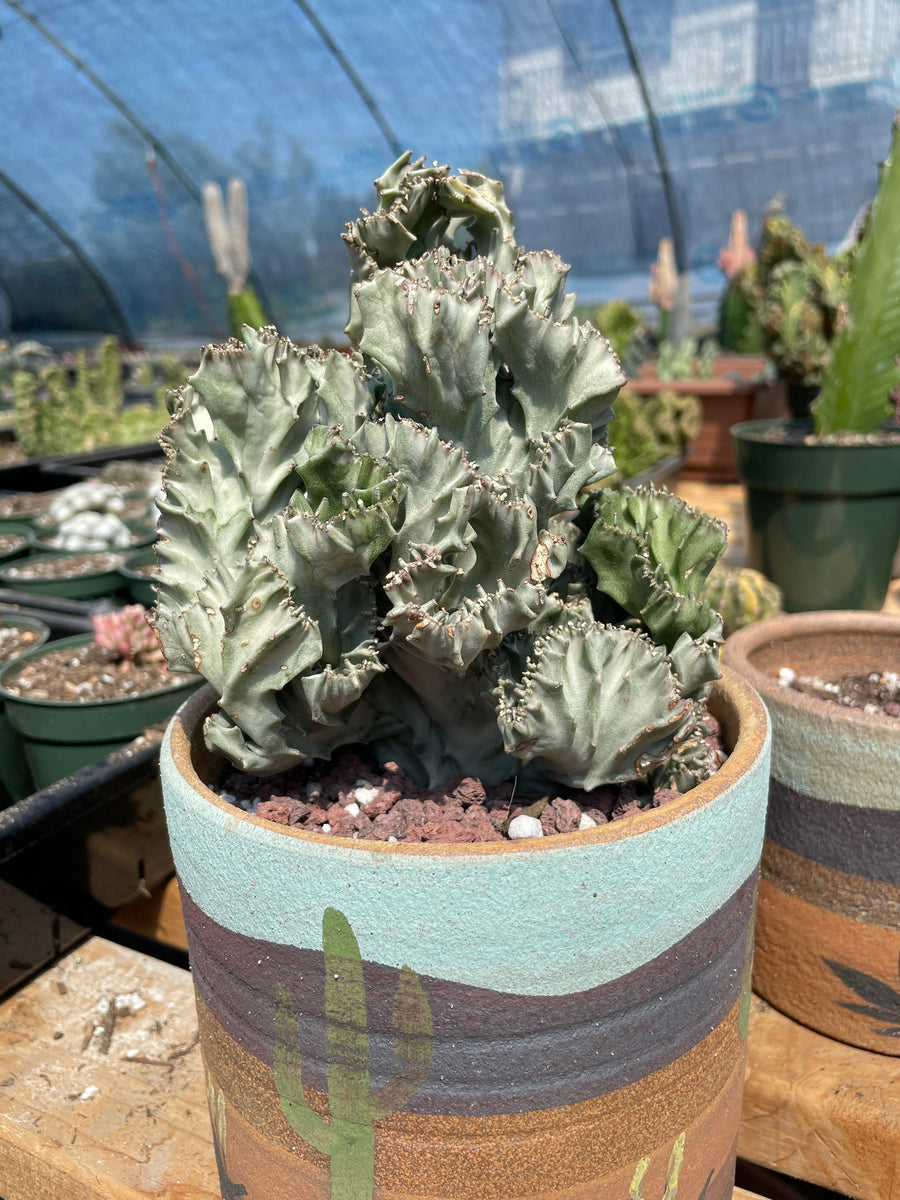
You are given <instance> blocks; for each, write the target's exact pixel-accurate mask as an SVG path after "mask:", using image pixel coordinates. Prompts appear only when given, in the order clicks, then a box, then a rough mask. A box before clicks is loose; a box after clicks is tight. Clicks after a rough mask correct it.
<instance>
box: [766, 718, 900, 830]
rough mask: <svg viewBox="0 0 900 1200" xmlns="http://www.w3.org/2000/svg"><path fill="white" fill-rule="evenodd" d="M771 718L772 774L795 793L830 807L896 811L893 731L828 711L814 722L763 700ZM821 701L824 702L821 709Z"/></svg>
mask: <svg viewBox="0 0 900 1200" xmlns="http://www.w3.org/2000/svg"><path fill="white" fill-rule="evenodd" d="M767 701H768V708H769V715H770V716H771V718H772V731H773V745H772V775H773V776H774V778H775V779H778V780H779V781H780V782H782V783H785V784H787V785H788V787H790V788H792V789H793V790H794V791H795V792H802V793H804V794H805V795H807V796H815V797H816V798H817V799H819V800H825V801H828V802H829V803H831V804H854V805H859V806H860V807H861V808H874V809H880V810H883V811H894V812H896V811H900V787H898V783H897V781H898V779H900V738H898V737H897V731H896V730H894V729H892V728H887V729H883V728H875V726H874V725H871V724H870V725H863V724H862V723H861V722H860V723H851V722H850V721H847V720H844V719H842V718H843V717H844V716H845V715H846V714H845V713H843V712H841V710H840V709H838V711H837V713H836V714H835V716H834V717H833V719H829V714H828V711H827V708H825V710H824V711H823V712H822V713H821V715H820V717H819V720H818V721H809V720H802V719H799V718H798V716H797V713H796V712H795V710H794V707H793V706H791V705H788V704H785V705H784V706H783V707H782V706H781V705H779V703H778V701H777V699H775V700H773V699H772V697H771V695H769V696H767ZM824 704H825V702H823V708H824Z"/></svg>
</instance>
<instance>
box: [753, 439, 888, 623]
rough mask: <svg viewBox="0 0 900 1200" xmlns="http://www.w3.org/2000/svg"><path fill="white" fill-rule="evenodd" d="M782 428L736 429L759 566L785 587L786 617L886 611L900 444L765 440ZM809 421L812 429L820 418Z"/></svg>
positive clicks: (755, 556)
mask: <svg viewBox="0 0 900 1200" xmlns="http://www.w3.org/2000/svg"><path fill="white" fill-rule="evenodd" d="M777 424H778V422H774V421H745V422H743V423H742V424H740V425H735V426H734V427H733V428H732V430H731V432H732V436H733V438H734V443H735V454H736V457H737V464H738V472H739V474H740V477H741V480H742V481H743V483H744V487H745V493H746V517H747V556H748V559H749V563H750V566H751V567H755V568H756V569H757V570H758V571H762V573H763V574H764V575H765V576H767V578H769V579H771V580H772V582H773V583H776V584H777V585H778V586H779V587H780V588H781V590H782V592H783V594H784V607H785V610H786V611H787V612H806V611H810V610H822V609H857V608H861V609H873V610H877V609H880V608H881V606H882V605H883V604H884V599H885V596H886V595H887V589H888V584H889V583H890V579H891V564H892V561H893V557H894V553H895V551H896V549H897V542H898V539H900V442H898V443H895V444H891V445H886V444H882V445H874V444H871V443H865V444H860V445H815V444H809V445H807V444H803V443H793V444H787V443H779V442H769V441H765V440H762V438H761V435H762V434H764V433H765V432H766V431H767V430H769V429H771V428H772V427H773V426H775V425H777ZM800 424H802V427H803V428H807V429H808V430H809V431H810V432H811V431H812V423H811V422H806V423H805V424H803V423H800ZM797 426H798V422H793V427H795V428H796V427H797Z"/></svg>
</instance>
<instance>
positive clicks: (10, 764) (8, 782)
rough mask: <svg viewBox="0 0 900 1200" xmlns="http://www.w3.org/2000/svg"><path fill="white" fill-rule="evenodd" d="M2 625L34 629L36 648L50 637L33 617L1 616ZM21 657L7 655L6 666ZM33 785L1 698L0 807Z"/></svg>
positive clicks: (43, 626) (44, 626)
mask: <svg viewBox="0 0 900 1200" xmlns="http://www.w3.org/2000/svg"><path fill="white" fill-rule="evenodd" d="M0 624H2V625H7V626H9V625H11V626H14V627H15V628H17V629H28V630H30V631H31V632H32V633H33V634H34V639H35V640H34V641H33V642H32V644H31V649H34V650H37V649H39V648H40V647H41V646H43V645H44V643H45V642H46V641H47V639H48V638H49V637H50V629H49V626H47V625H45V624H44V623H43V621H37V620H35V619H33V618H29V617H22V616H15V617H9V618H0ZM20 657H21V656H20V655H18V654H17V655H15V656H12V657H10V658H5V659H3V660H2V661H3V665H4V666H5V665H6V664H7V663H14V662H17V661H18V659H19V658H20ZM33 788H34V780H33V779H32V777H31V771H30V770H29V768H28V762H27V760H26V758H25V755H24V752H23V749H22V741H21V739H20V737H19V734H18V733H17V731H16V729H15V728H14V726H13V725H12V722H11V721H10V719H9V717H8V715H7V712H6V705H5V704H4V703H3V701H2V700H0V808H5V807H6V806H7V805H8V804H10V803H12V802H13V801H14V800H21V799H22V797H23V796H27V795H28V794H29V793H30V792H31V791H32V790H33Z"/></svg>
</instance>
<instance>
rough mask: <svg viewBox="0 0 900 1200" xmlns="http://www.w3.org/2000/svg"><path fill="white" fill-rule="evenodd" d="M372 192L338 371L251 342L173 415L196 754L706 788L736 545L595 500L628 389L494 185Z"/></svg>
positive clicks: (170, 653) (180, 396)
mask: <svg viewBox="0 0 900 1200" xmlns="http://www.w3.org/2000/svg"><path fill="white" fill-rule="evenodd" d="M376 187H377V189H378V194H379V204H378V208H377V209H376V211H375V212H373V213H366V212H364V213H363V216H362V217H361V218H360V219H359V220H357V221H356V222H354V223H353V224H352V225H350V226H349V227H348V231H347V233H346V234H345V240H346V242H347V244H348V248H349V251H350V256H351V262H352V264H353V270H354V279H353V284H352V289H351V308H350V322H349V325H348V327H347V333H348V336H349V337H350V340H351V343H352V345H353V353H352V354H351V355H349V356H348V355H345V354H342V353H338V352H334V351H322V350H319V349H316V348H312V349H301V348H298V347H296V346H294V345H292V344H291V343H290V342H289V341H288V340H287V339H286V338H282V337H279V336H278V334H277V333H276V332H275V331H274V330H272V329H263V330H258V331H254V330H251V329H249V328H245V329H244V331H243V335H242V340H241V341H237V340H232V341H230V342H228V343H226V344H225V345H222V346H212V347H209V348H207V350H206V351H205V352H204V355H203V360H202V363H201V366H200V369H199V370H198V372H197V373H196V374H195V375H194V376H193V377H192V378H191V380H190V381H189V383H188V384H187V385H186V386H185V387H183V388H182V389H180V390H179V391H178V392H176V393H173V394H171V395H170V400H169V404H170V411H171V414H172V420H171V422H170V424H169V425H168V427H167V428H166V430H165V431H164V434H163V444H164V447H165V450H166V453H167V460H168V461H167V467H166V470H165V473H164V495H163V497H162V498H161V500H160V501H159V507H160V510H161V518H160V523H159V534H160V538H159V543H158V556H159V603H158V608H157V613H156V624H157V628H158V630H159V633H160V636H161V640H162V644H163V647H164V649H165V652H166V655H167V657H168V660H169V662H170V665H171V666H172V667H173V668H174V669H176V670H188V671H198V672H199V673H201V674H202V675H204V676H205V677H206V678H207V679H208V680H209V681H210V682H211V683H212V684H213V685H214V688H215V690H216V692H217V693H218V696H219V704H218V709H217V711H216V712H215V713H214V714H213V715H212V716H211V717H210V718H209V719H208V720H207V722H206V726H205V737H206V741H207V743H208V745H209V746H210V747H211V748H213V749H215V750H217V751H219V752H221V753H222V754H224V755H226V756H227V757H228V758H229V759H231V761H232V762H233V763H235V764H236V765H237V766H239V767H240V768H242V769H243V770H245V771H248V772H251V773H255V774H259V775H265V774H269V773H273V772H275V771H278V770H281V769H284V768H286V767H289V766H291V765H292V764H295V763H299V762H300V761H301V760H303V759H305V758H307V757H310V756H313V757H328V756H330V755H332V754H333V753H334V752H335V751H336V750H338V749H339V748H340V747H341V746H344V745H349V744H354V743H365V744H366V745H368V746H369V747H370V749H371V751H372V753H373V754H374V755H375V756H376V758H377V759H379V760H380V761H382V762H383V761H386V760H389V759H391V760H394V761H397V762H399V763H401V765H402V766H403V767H404V768H405V769H407V770H408V771H410V773H411V774H413V775H414V776H415V777H416V778H417V779H418V780H420V781H422V782H423V783H425V784H427V785H428V786H431V787H434V786H437V785H439V784H441V783H443V782H445V781H446V780H448V779H450V778H451V777H453V776H456V775H459V774H460V773H466V774H472V775H479V776H480V777H481V778H482V779H483V780H484V781H485V782H497V781H500V780H504V779H510V778H512V777H513V776H516V775H518V776H520V778H521V777H524V778H526V779H532V780H534V781H536V782H537V783H539V784H544V783H550V782H556V783H563V784H567V785H569V786H575V787H579V788H585V789H590V788H595V787H598V786H600V785H601V784H605V783H610V782H617V781H624V780H629V779H636V778H644V777H651V778H652V777H654V776H655V775H657V774H662V775H665V777H666V778H667V779H669V778H671V777H672V776H673V774H674V776H675V777H676V778H677V779H678V781H679V784H680V785H681V786H682V787H683V788H686V787H690V786H693V784H694V783H696V782H698V781H699V780H701V779H703V778H705V777H706V775H707V774H709V773H710V772H711V771H712V769H713V763H712V761H711V759H710V758H709V757H708V756H704V755H703V753H702V752H698V747H702V746H703V745H704V742H703V737H702V733H703V722H704V716H705V701H706V696H707V692H708V689H709V685H710V683H711V681H712V680H713V679H715V678H716V677H717V675H718V668H717V648H718V643H719V642H720V640H721V622H720V620H719V617H718V615H717V614H716V613H715V612H714V610H713V609H712V608H711V606H710V605H709V604H708V603H707V602H705V601H704V600H703V599H702V598H701V594H700V591H701V587H702V584H703V581H704V579H705V578H706V575H707V574H708V572H709V570H710V568H711V567H712V565H713V563H714V562H715V560H716V558H717V557H718V556H719V554H720V553H721V552H722V550H723V548H724V544H725V531H724V527H723V526H722V525H721V524H720V523H718V522H716V521H714V520H713V519H711V518H709V517H707V516H705V515H703V514H701V513H700V512H698V511H695V510H692V509H690V508H688V507H687V506H686V505H685V504H684V503H683V502H682V501H680V500H678V499H675V498H674V497H672V496H670V495H669V494H668V493H662V492H656V491H654V490H652V489H647V490H639V491H637V492H633V493H632V492H627V491H623V492H620V493H615V494H613V493H605V492H596V490H592V489H593V488H594V487H595V485H596V484H598V483H599V481H601V480H602V479H604V478H606V477H608V476H609V475H610V474H611V473H612V472H613V470H614V465H615V464H614V462H613V459H612V455H611V453H610V451H609V449H608V447H607V436H606V430H607V425H608V423H609V421H610V419H611V416H612V410H611V405H612V402H613V400H614V399H615V396H616V394H617V392H618V390H619V388H620V387H621V385H622V384H623V383H624V376H623V374H622V372H621V369H620V366H619V362H618V359H617V358H616V356H615V354H614V353H613V352H612V351H611V349H610V347H609V345H608V343H607V342H606V340H605V338H604V337H603V336H602V334H601V333H600V332H599V331H598V330H597V329H595V328H594V327H593V326H591V325H590V324H588V323H581V322H579V321H578V320H577V318H576V317H575V316H574V307H575V296H574V295H572V294H569V293H567V292H566V290H565V283H566V274H567V268H566V266H565V265H564V264H563V263H562V262H561V261H560V260H559V259H558V258H557V257H556V256H555V255H554V254H552V253H550V252H549V251H541V252H531V251H526V250H524V249H523V248H522V247H520V246H519V245H517V244H516V242H515V238H514V229H513V222H512V214H511V213H510V211H509V209H508V208H507V206H506V204H505V201H504V199H503V191H502V187H501V185H500V184H499V183H496V182H495V181H493V180H490V179H487V178H485V177H484V176H482V175H480V174H478V173H475V172H464V173H461V174H459V175H455V176H454V175H451V174H450V172H449V170H448V169H447V168H446V167H438V166H436V165H433V166H427V165H426V164H425V162H424V160H422V159H420V160H417V161H411V160H410V156H409V155H404V156H403V157H402V158H401V159H399V160H398V161H397V162H396V163H394V164H393V165H392V166H391V167H390V168H389V170H388V171H387V172H386V173H385V174H384V175H383V176H382V177H381V179H379V180H378V181H377V184H376ZM625 701H627V703H626V702H625ZM673 763H674V764H675V766H674V767H673V765H672V764H673Z"/></svg>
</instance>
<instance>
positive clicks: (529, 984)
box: [160, 672, 769, 1200]
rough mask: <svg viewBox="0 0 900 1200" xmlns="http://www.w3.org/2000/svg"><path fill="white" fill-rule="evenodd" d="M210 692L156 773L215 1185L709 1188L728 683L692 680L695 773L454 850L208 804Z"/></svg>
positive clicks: (751, 874)
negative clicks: (183, 938)
mask: <svg viewBox="0 0 900 1200" xmlns="http://www.w3.org/2000/svg"><path fill="white" fill-rule="evenodd" d="M213 704H214V695H213V693H212V690H211V689H210V688H205V689H204V690H203V691H202V692H199V693H198V694H197V695H195V696H194V697H193V698H192V699H191V700H190V701H189V702H188V703H187V704H186V705H185V706H184V707H183V708H182V709H181V710H180V711H179V713H178V714H177V715H176V717H175V719H174V720H173V721H172V723H171V724H170V726H169V730H168V732H167V734H166V738H165V740H164V743H163V747H162V750H161V753H160V770H161V777H162V784H163V795H164V802H165V807H166V819H167V823H168V828H169V835H170V840H171V844H172V850H173V857H174V859H175V863H176V868H177V871H178V875H179V880H180V887H181V896H182V900H183V904H184V912H185V920H186V923H187V929H188V937H189V948H190V956H191V967H192V974H193V980H194V984H195V988H196V996H197V1008H198V1013H199V1021H200V1030H201V1044H202V1048H203V1055H204V1061H205V1064H206V1070H207V1081H208V1087H209V1095H210V1102H211V1106H212V1111H213V1116H214V1120H213V1126H214V1130H215V1136H216V1142H217V1146H216V1156H217V1162H218V1164H219V1170H220V1181H221V1189H222V1194H223V1195H231V1196H235V1195H239V1194H240V1195H247V1196H248V1197H275V1196H301V1195H302V1196H303V1197H304V1198H308V1200H319V1198H321V1200H349V1198H350V1197H353V1198H355V1200H367V1198H371V1197H373V1196H377V1197H378V1198H379V1200H409V1198H410V1197H412V1196H416V1197H421V1198H426V1197H432V1198H437V1197H443V1198H446V1197H449V1196H452V1197H454V1200H475V1198H476V1197H478V1198H483V1197H491V1198H492V1200H504V1198H510V1200H511V1198H513V1197H515V1198H525V1197H529V1198H536V1197H541V1198H546V1200H549V1198H555V1200H563V1197H564V1198H565V1200H621V1198H622V1197H623V1196H626V1197H627V1196H628V1195H629V1194H630V1195H632V1196H636V1195H640V1194H644V1195H647V1196H662V1195H663V1194H664V1193H665V1194H666V1195H669V1194H671V1195H674V1194H675V1189H676V1187H677V1190H678V1194H679V1196H684V1197H685V1198H692V1200H696V1198H697V1197H700V1196H703V1197H704V1200H726V1198H730V1197H731V1194H732V1186H733V1176H734V1153H735V1145H736V1139H737V1130H738V1123H739V1117H740V1105H741V1092H742V1086H743V1074H744V1057H745V1047H746V1034H747V1020H748V1014H749V1000H750V995H749V954H750V946H751V941H752V919H753V910H754V900H755V892H756V883H757V872H758V862H759V856H760V851H761V847H762V838H763V827H764V821H765V807H766V793H767V788H768V770H769V765H768V763H769V736H768V722H767V716H766V712H765V709H764V707H763V705H762V703H761V702H760V700H759V697H758V696H757V695H756V693H755V692H754V691H753V690H752V689H751V688H750V687H749V686H748V685H746V684H745V683H744V682H743V681H742V680H740V679H739V678H738V677H737V676H735V675H733V673H731V672H728V673H727V674H726V679H725V681H724V683H723V684H721V685H717V687H716V689H715V691H714V698H713V701H712V708H713V711H714V712H715V713H716V715H717V716H718V717H719V719H720V721H721V722H722V725H723V729H724V731H725V738H726V742H727V743H728V744H729V746H730V747H731V748H732V753H731V755H730V757H729V758H728V760H727V762H726V763H725V765H724V766H723V767H722V768H721V769H720V771H719V772H718V773H717V775H716V776H715V777H714V778H712V779H710V780H708V781H707V782H705V783H704V784H702V785H700V786H699V787H696V788H694V789H693V790H692V791H690V792H688V793H686V794H685V795H683V796H681V797H680V798H678V799H675V800H673V801H671V802H670V803H669V804H667V805H664V806H662V807H660V808H658V809H655V810H651V811H648V812H645V813H639V814H637V815H635V816H632V817H630V818H627V819H624V820H622V821H618V822H613V823H611V824H608V825H605V826H603V827H597V828H594V829H590V830H585V831H580V832H576V833H572V834H564V835H557V836H554V837H546V838H541V839H534V840H531V841H528V842H521V841H520V842H502V843H496V842H494V843H483V844H475V845H472V844H468V845H458V844H457V845H440V844H402V843H396V844H391V843H388V842H376V841H354V840H353V839H346V838H338V837H333V836H331V835H323V834H312V833H307V832H305V831H301V830H298V829H295V828H292V827H289V826H285V825H276V824H272V823H270V822H268V821H265V820H262V819H260V818H258V817H255V816H252V815H249V814H247V813H245V812H244V811H242V810H241V809H238V808H235V807H232V806H231V805H229V804H227V803H226V802H224V801H222V800H221V799H219V797H218V796H217V795H216V794H215V793H214V792H213V791H212V790H211V789H210V788H209V787H208V786H207V783H206V782H204V781H205V780H207V781H214V779H215V778H216V776H217V775H218V773H219V771H220V770H221V768H222V760H221V759H218V758H215V757H214V756H212V755H211V754H210V753H209V752H208V751H207V750H206V749H205V747H204V746H203V744H202V725H203V721H204V718H205V717H206V715H207V714H208V713H209V712H210V711H211V709H212V707H213ZM642 1188H643V1191H642Z"/></svg>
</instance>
